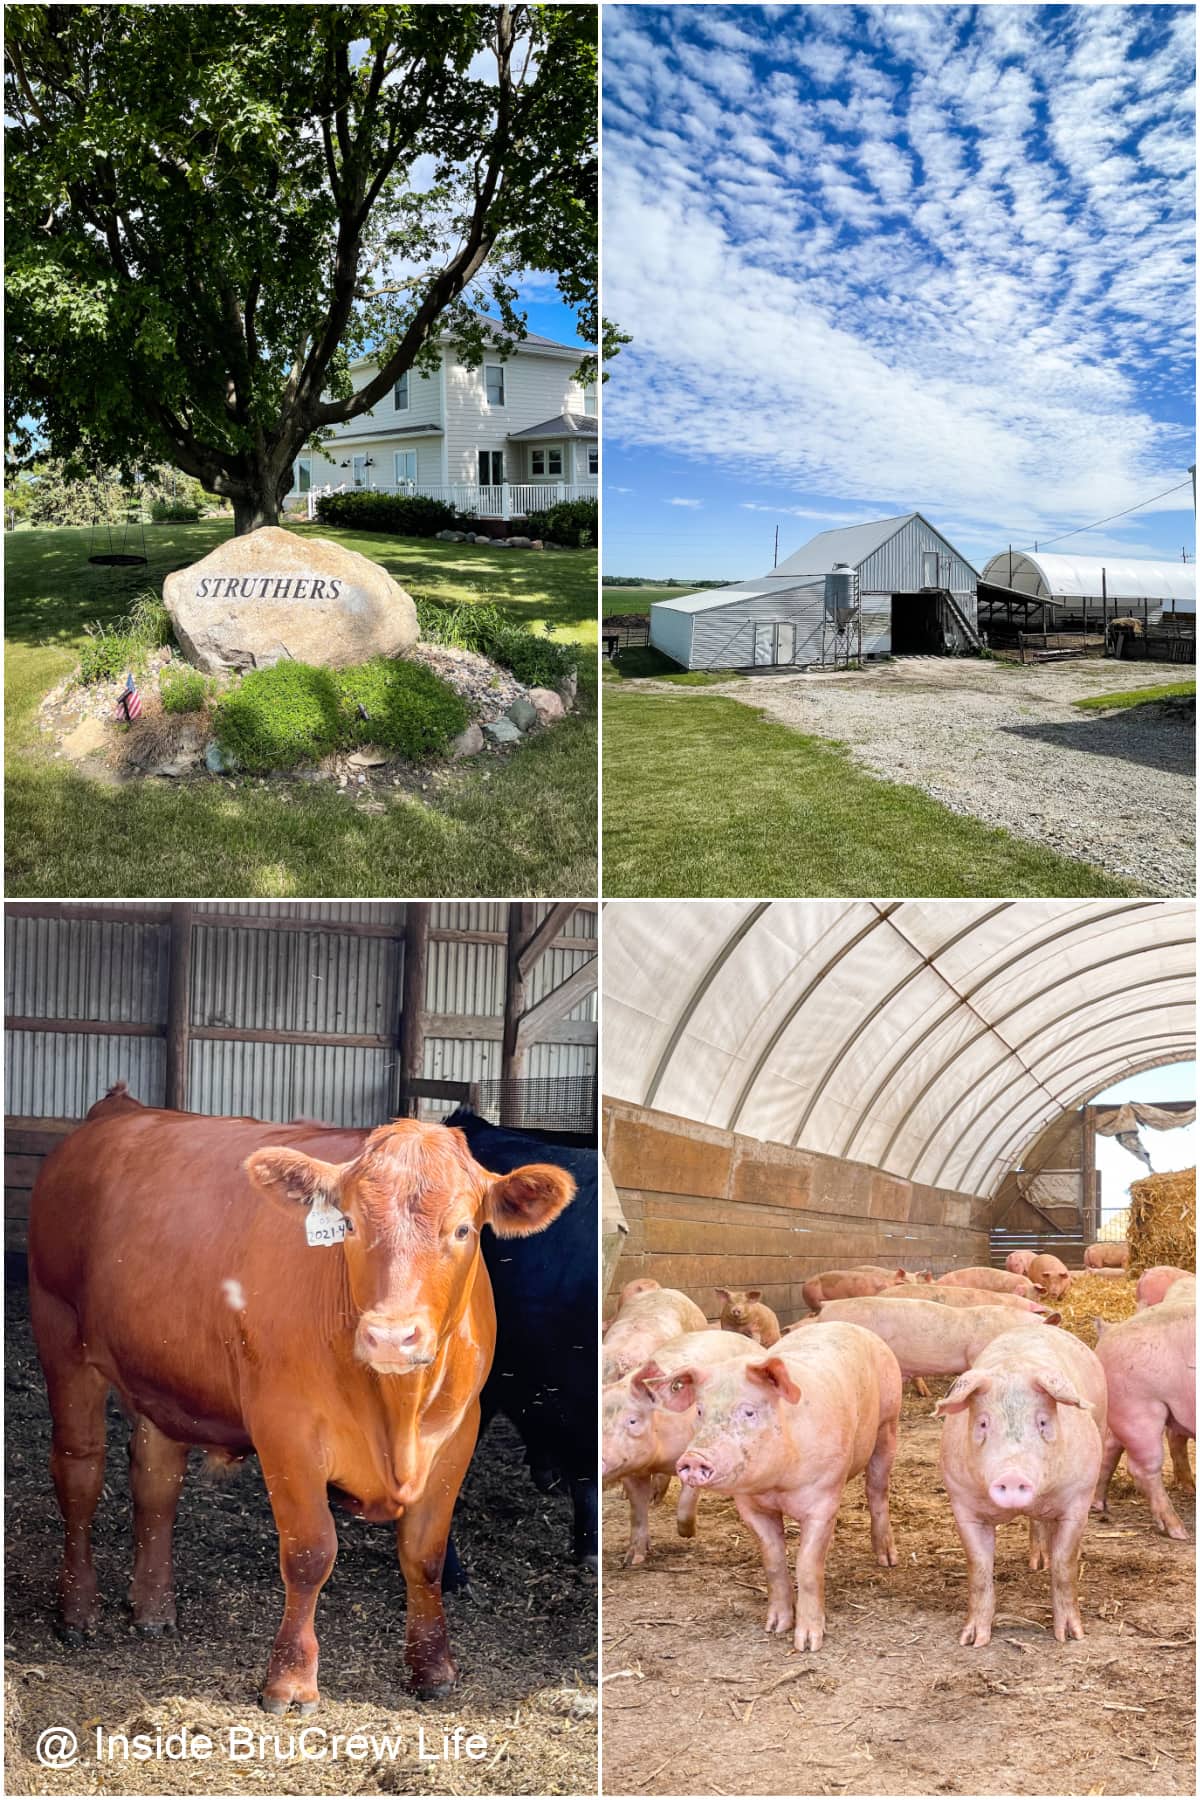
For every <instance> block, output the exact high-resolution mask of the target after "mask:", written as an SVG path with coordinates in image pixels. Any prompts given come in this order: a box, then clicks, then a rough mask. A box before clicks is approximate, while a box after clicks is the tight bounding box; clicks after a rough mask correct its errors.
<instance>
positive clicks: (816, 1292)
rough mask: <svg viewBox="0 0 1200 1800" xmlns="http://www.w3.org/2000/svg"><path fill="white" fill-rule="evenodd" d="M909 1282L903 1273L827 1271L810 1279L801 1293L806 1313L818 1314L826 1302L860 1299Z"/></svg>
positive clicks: (904, 1272) (869, 1270) (900, 1271)
mask: <svg viewBox="0 0 1200 1800" xmlns="http://www.w3.org/2000/svg"><path fill="white" fill-rule="evenodd" d="M908 1280H909V1275H908V1272H907V1270H905V1269H826V1270H824V1272H823V1273H822V1274H820V1275H810V1276H809V1278H808V1280H807V1281H806V1282H805V1283H804V1285H803V1286H802V1287H801V1289H800V1292H801V1293H802V1294H803V1295H804V1303H805V1305H806V1306H807V1307H808V1310H809V1312H820V1310H821V1307H822V1304H823V1303H824V1302H825V1301H826V1300H855V1299H862V1298H865V1297H866V1296H867V1295H870V1294H878V1293H880V1292H881V1291H882V1290H883V1289H884V1288H885V1287H892V1286H894V1285H895V1284H896V1283H898V1282H907V1281H908Z"/></svg>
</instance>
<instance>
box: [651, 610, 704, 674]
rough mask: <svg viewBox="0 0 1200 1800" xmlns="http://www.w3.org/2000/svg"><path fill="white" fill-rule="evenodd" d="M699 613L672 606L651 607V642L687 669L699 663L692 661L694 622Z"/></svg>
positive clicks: (654, 646)
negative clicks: (682, 610)
mask: <svg viewBox="0 0 1200 1800" xmlns="http://www.w3.org/2000/svg"><path fill="white" fill-rule="evenodd" d="M699 616H700V615H699V614H698V613H688V612H680V611H679V610H678V608H676V607H671V606H659V605H657V604H654V605H652V606H651V608H650V643H651V645H652V646H653V648H654V649H655V650H661V651H662V653H663V655H664V656H670V657H673V658H674V659H675V661H676V662H677V663H679V664H680V665H681V666H682V667H683V668H685V669H693V668H695V667H696V666H697V665H696V664H695V663H693V662H692V661H691V654H692V623H693V620H695V619H696V618H698V617H699Z"/></svg>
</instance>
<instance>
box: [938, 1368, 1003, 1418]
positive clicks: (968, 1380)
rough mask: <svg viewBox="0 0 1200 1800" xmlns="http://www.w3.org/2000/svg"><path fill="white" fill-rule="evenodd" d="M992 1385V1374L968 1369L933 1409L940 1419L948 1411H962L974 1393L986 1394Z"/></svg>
mask: <svg viewBox="0 0 1200 1800" xmlns="http://www.w3.org/2000/svg"><path fill="white" fill-rule="evenodd" d="M991 1385H992V1378H991V1376H990V1375H985V1374H984V1373H983V1372H982V1370H980V1369H968V1370H967V1372H966V1374H965V1375H960V1376H959V1378H958V1380H957V1381H956V1382H955V1383H954V1386H953V1387H952V1388H951V1389H950V1392H949V1393H948V1394H947V1395H946V1397H945V1399H944V1400H939V1401H938V1403H937V1405H936V1406H935V1407H934V1409H933V1411H934V1415H935V1417H937V1418H939V1419H940V1418H943V1417H944V1416H945V1414H946V1413H956V1412H962V1410H963V1408H964V1407H965V1406H968V1405H969V1404H970V1400H971V1395H972V1394H976V1393H978V1394H986V1393H987V1391H988V1389H989V1388H990V1387H991Z"/></svg>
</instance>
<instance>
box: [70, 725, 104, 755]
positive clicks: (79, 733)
mask: <svg viewBox="0 0 1200 1800" xmlns="http://www.w3.org/2000/svg"><path fill="white" fill-rule="evenodd" d="M107 745H108V726H107V725H106V724H105V723H104V721H103V719H84V720H82V721H81V723H80V724H78V725H77V726H76V727H75V729H74V731H72V732H70V733H69V734H68V735H67V736H66V737H65V738H64V739H63V741H62V751H63V755H64V756H65V757H68V758H69V759H70V761H71V762H74V763H78V762H86V761H87V759H88V757H89V756H95V755H96V753H97V752H98V751H100V750H104V749H105V748H106V747H107Z"/></svg>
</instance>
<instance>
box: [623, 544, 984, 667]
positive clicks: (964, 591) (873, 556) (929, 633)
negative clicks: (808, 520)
mask: <svg viewBox="0 0 1200 1800" xmlns="http://www.w3.org/2000/svg"><path fill="white" fill-rule="evenodd" d="M838 566H844V567H846V568H849V569H850V570H852V571H853V574H854V577H855V584H856V592H857V599H858V606H859V608H860V611H861V630H862V655H863V656H864V657H868V656H886V655H889V654H891V653H892V652H898V653H904V652H906V651H910V652H911V651H926V652H935V653H936V652H941V653H947V652H957V651H965V650H969V649H974V648H977V647H978V644H979V639H978V634H977V632H976V623H975V596H976V588H977V584H978V580H979V577H978V574H977V573H976V571H975V569H974V568H972V566H971V564H970V563H969V562H968V561H967V560H966V558H965V557H963V556H960V555H959V553H958V551H957V550H956V549H955V548H954V546H953V545H952V544H951V543H950V542H949V541H948V540H947V539H946V538H944V537H943V536H942V534H941V532H939V531H938V530H937V529H936V528H935V527H934V526H933V525H931V524H930V523H929V521H928V519H926V518H924V517H923V515H922V514H921V513H918V512H912V513H903V514H901V515H900V517H898V518H894V519H874V520H871V521H870V522H868V523H866V524H863V525H851V526H848V527H846V528H845V529H843V530H840V531H822V532H820V533H819V534H818V535H817V536H816V537H815V538H813V539H811V541H810V542H809V543H807V544H805V545H804V546H803V548H802V549H800V550H797V551H795V552H794V554H793V555H791V556H789V557H788V558H787V560H786V561H785V562H782V563H780V565H779V567H778V568H776V569H772V570H771V571H770V573H769V574H767V575H764V576H762V577H761V578H760V579H759V580H757V581H739V582H735V583H734V584H733V585H731V586H730V587H724V588H714V589H711V590H709V591H708V592H705V593H701V594H685V595H683V596H681V597H680V598H679V599H670V600H659V601H656V602H655V604H654V605H653V606H651V608H650V642H651V644H652V645H653V647H654V648H655V649H656V650H661V651H662V653H663V655H664V656H669V657H671V658H672V659H673V660H674V661H675V662H677V663H679V664H680V665H681V666H682V667H683V668H685V669H749V668H780V667H788V666H790V667H796V668H806V667H811V666H814V665H820V664H821V663H822V662H823V661H824V660H826V659H827V646H828V643H829V636H828V633H827V629H826V615H825V577H826V575H829V574H832V573H833V571H834V569H835V568H836V567H838ZM856 643H857V633H856Z"/></svg>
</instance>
